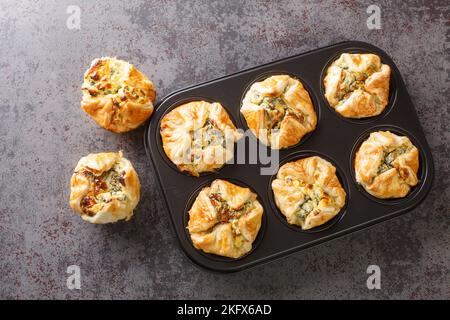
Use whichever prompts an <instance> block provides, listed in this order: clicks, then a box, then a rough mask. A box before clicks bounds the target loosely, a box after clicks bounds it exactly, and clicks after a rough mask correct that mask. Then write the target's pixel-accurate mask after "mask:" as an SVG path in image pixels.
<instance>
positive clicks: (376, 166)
mask: <svg viewBox="0 0 450 320" xmlns="http://www.w3.org/2000/svg"><path fill="white" fill-rule="evenodd" d="M418 169H419V150H418V149H417V148H416V147H415V146H414V145H413V144H412V143H411V140H409V138H408V137H402V136H397V135H395V134H393V133H391V132H389V131H378V132H372V133H371V134H370V136H369V138H368V139H367V140H366V141H364V142H363V143H362V144H361V146H360V147H359V150H358V151H357V152H356V156H355V177H356V181H357V182H358V183H359V184H361V185H362V186H363V187H364V189H365V190H366V191H367V192H368V193H370V194H371V195H373V196H374V197H377V198H381V199H386V198H402V197H404V196H406V195H407V194H408V193H409V191H410V190H411V187H413V186H415V185H416V184H417V183H418V182H419V180H418V179H417V170H418Z"/></svg>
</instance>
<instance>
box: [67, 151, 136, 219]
mask: <svg viewBox="0 0 450 320" xmlns="http://www.w3.org/2000/svg"><path fill="white" fill-rule="evenodd" d="M140 189H141V185H140V184H139V178H138V175H137V173H136V171H135V170H134V168H133V166H132V165H131V162H130V161H128V160H127V159H125V158H124V157H123V155H122V152H121V151H119V152H110V153H96V154H89V155H87V156H86V157H83V158H81V159H80V161H79V162H78V165H77V166H76V168H75V171H74V173H73V175H72V179H71V180H70V191H71V192H70V206H71V207H72V209H74V210H75V211H76V212H78V213H79V214H80V215H81V218H83V219H84V220H86V221H89V222H91V223H98V224H103V223H110V222H116V221H118V220H122V219H125V220H129V219H130V218H131V217H132V216H133V210H134V208H135V207H136V205H137V204H138V202H139V195H140Z"/></svg>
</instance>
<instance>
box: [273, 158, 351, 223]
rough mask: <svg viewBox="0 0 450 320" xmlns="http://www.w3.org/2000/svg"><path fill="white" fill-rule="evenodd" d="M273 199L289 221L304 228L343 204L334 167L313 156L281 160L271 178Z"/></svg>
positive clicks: (320, 221)
mask: <svg viewBox="0 0 450 320" xmlns="http://www.w3.org/2000/svg"><path fill="white" fill-rule="evenodd" d="M272 190H273V194H274V196H275V203H276V205H277V207H278V208H279V209H280V211H281V213H282V214H283V215H285V216H286V218H287V221H288V222H289V223H290V224H295V225H298V226H301V227H302V229H303V230H307V229H311V228H314V227H317V226H320V225H322V224H324V223H325V222H327V221H329V220H330V219H332V218H333V217H334V216H336V215H337V214H338V213H339V211H340V210H341V208H342V207H343V206H344V205H345V197H346V193H345V191H344V189H343V188H342V186H341V184H340V182H339V179H338V177H337V176H336V168H335V167H334V166H333V165H332V164H331V163H329V162H328V161H326V160H324V159H322V158H320V157H317V156H314V157H309V158H303V159H300V160H297V161H293V162H288V163H286V164H284V165H283V166H282V167H281V168H280V170H279V171H278V174H277V178H276V179H275V180H273V181H272Z"/></svg>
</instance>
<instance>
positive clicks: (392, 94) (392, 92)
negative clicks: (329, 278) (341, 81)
mask: <svg viewBox="0 0 450 320" xmlns="http://www.w3.org/2000/svg"><path fill="white" fill-rule="evenodd" d="M343 53H373V54H377V53H376V52H374V51H371V50H369V49H367V48H362V47H359V46H355V47H350V48H346V49H343V50H340V51H338V52H336V53H335V54H334V55H333V56H332V57H331V58H330V59H329V60H328V62H327V63H326V64H325V65H324V67H323V68H322V72H321V76H320V93H321V95H322V97H323V98H324V101H325V103H326V105H327V106H328V108H330V110H332V111H333V112H334V113H335V115H336V116H337V117H339V118H340V119H341V120H343V121H348V122H351V123H353V124H358V125H368V124H370V123H372V122H375V121H377V120H378V119H380V118H383V117H385V116H386V115H387V114H388V113H389V112H390V111H391V109H392V107H393V106H394V103H395V100H396V98H397V88H398V73H397V72H396V70H393V68H392V66H391V65H390V64H389V63H387V61H386V60H384V59H383V57H380V58H381V63H383V64H388V65H390V66H391V79H390V81H389V100H388V104H387V105H386V107H385V108H384V110H383V111H382V112H381V113H380V114H379V115H376V116H372V117H366V118H346V117H344V116H343V115H341V114H340V113H338V112H337V111H336V110H335V109H334V108H333V107H332V106H331V105H330V104H329V103H328V100H327V99H326V98H325V86H324V83H323V80H324V79H325V76H326V74H327V70H328V68H329V67H330V65H331V64H332V63H333V62H334V61H336V60H337V59H338V58H339V57H340V56H341V54H343Z"/></svg>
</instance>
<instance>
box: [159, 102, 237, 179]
mask: <svg viewBox="0 0 450 320" xmlns="http://www.w3.org/2000/svg"><path fill="white" fill-rule="evenodd" d="M160 130H161V138H162V143H163V148H164V152H165V153H166V155H167V157H168V158H169V159H170V160H171V161H172V162H173V163H174V164H175V165H176V166H177V167H178V169H180V170H181V171H184V172H187V173H189V174H191V175H193V176H196V177H198V176H199V175H200V173H202V172H212V171H215V170H218V169H220V168H221V167H222V166H223V165H224V164H225V163H226V162H228V161H229V160H231V159H232V158H233V155H234V143H235V142H236V141H237V140H238V139H239V138H240V137H241V136H242V134H241V133H239V132H238V131H237V130H236V127H235V126H234V124H233V122H232V121H231V119H230V117H229V115H228V113H227V111H226V110H225V108H223V107H222V105H221V104H220V103H217V102H215V103H209V102H206V101H192V102H189V103H186V104H183V105H181V106H178V107H176V108H175V109H173V110H172V111H170V112H169V113H168V114H166V115H165V116H164V117H163V119H162V120H161V128H160Z"/></svg>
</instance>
